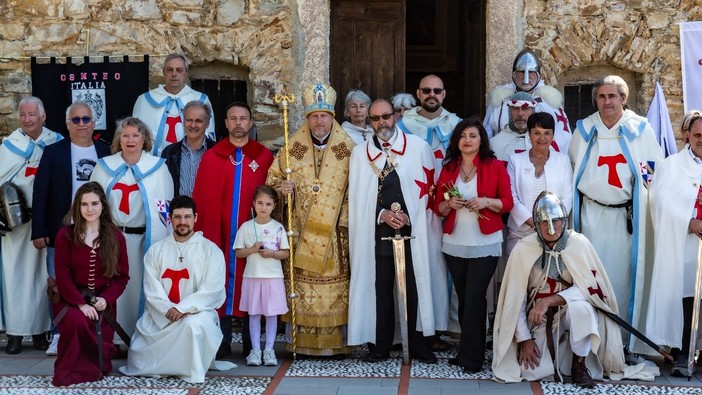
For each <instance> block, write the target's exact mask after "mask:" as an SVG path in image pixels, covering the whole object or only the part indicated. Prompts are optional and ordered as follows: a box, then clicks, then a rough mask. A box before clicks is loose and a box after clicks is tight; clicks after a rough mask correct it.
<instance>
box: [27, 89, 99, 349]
mask: <svg viewBox="0 0 702 395" xmlns="http://www.w3.org/2000/svg"><path fill="white" fill-rule="evenodd" d="M66 126H67V127H68V135H69V138H68V139H63V140H61V141H59V142H58V143H56V144H52V145H50V146H48V147H46V149H45V150H44V155H42V157H41V160H40V161H39V169H38V170H37V174H36V178H35V179H34V192H33V195H32V243H33V244H34V247H35V248H36V249H37V250H42V249H44V248H47V247H48V248H47V250H46V251H47V260H46V265H47V270H48V272H49V275H50V276H51V277H56V273H55V271H54V242H55V240H54V239H55V238H56V234H57V233H58V231H59V229H61V227H62V226H63V217H65V216H66V214H67V213H68V210H69V209H70V208H71V202H72V201H73V196H75V193H76V191H77V190H78V188H79V187H80V186H81V185H83V184H85V183H86V182H88V180H90V175H91V174H92V172H93V168H95V165H96V164H97V160H98V158H102V157H103V156H107V155H109V154H110V147H109V146H108V145H107V144H105V143H102V142H100V141H93V131H94V129H95V118H94V116H93V110H92V108H91V107H90V106H89V105H88V104H87V103H84V102H81V101H76V102H74V103H73V104H71V105H70V106H68V109H66ZM57 344H58V333H54V336H53V339H52V341H51V345H50V346H49V349H47V350H46V354H47V355H56V354H57V348H56V347H57Z"/></svg>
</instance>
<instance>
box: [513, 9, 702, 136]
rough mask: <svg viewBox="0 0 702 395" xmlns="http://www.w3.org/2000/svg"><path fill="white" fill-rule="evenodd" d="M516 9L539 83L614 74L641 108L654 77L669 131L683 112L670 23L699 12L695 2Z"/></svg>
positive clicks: (642, 110) (674, 25) (676, 41)
mask: <svg viewBox="0 0 702 395" xmlns="http://www.w3.org/2000/svg"><path fill="white" fill-rule="evenodd" d="M522 16H523V24H524V31H523V37H524V45H526V46H528V47H531V48H533V49H535V51H536V52H537V53H538V54H539V55H540V57H541V59H542V62H543V68H542V75H543V77H544V79H545V81H546V83H548V84H551V85H556V86H559V87H560V88H561V90H562V88H563V85H564V84H565V83H575V82H578V81H583V82H584V81H587V80H589V81H590V82H592V81H594V80H596V79H597V78H599V77H602V76H603V74H602V73H609V74H617V73H622V74H624V75H628V76H629V79H631V80H633V81H631V82H633V83H634V85H632V84H631V83H630V86H629V88H630V90H632V100H633V102H630V103H629V105H630V106H631V107H632V109H633V110H635V111H637V112H639V114H642V115H645V114H646V111H647V110H648V105H649V103H650V102H651V99H652V98H653V93H654V89H655V84H656V81H660V83H661V85H662V87H663V91H664V94H665V96H666V100H667V103H668V108H669V110H670V117H671V121H672V122H673V128H674V129H676V133H677V130H678V129H679V123H680V119H681V117H682V114H683V97H682V70H681V65H680V30H679V26H678V23H679V22H684V21H694V20H701V19H702V7H701V6H700V3H699V1H697V0H548V1H545V0H524V8H523V10H522ZM595 73H597V74H595ZM506 78H509V77H508V76H506Z"/></svg>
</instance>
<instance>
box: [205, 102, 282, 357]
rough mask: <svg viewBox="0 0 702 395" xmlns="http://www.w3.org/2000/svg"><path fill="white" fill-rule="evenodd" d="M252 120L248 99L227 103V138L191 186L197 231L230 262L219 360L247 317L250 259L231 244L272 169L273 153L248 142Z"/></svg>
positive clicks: (246, 344) (248, 346)
mask: <svg viewBox="0 0 702 395" xmlns="http://www.w3.org/2000/svg"><path fill="white" fill-rule="evenodd" d="M253 123H254V121H253V118H252V117H251V109H250V108H249V106H248V105H247V104H246V103H241V102H234V103H232V104H230V105H229V107H227V118H226V120H225V125H226V127H227V130H228V131H229V138H227V139H224V140H222V141H220V142H218V143H217V144H216V145H215V146H214V147H212V148H210V149H208V150H207V152H205V155H204V156H203V157H202V162H200V168H199V169H198V171H197V176H196V177H195V188H194V190H193V199H195V202H196V204H197V207H198V211H199V213H198V215H199V217H200V220H199V221H198V222H197V224H196V230H201V231H202V232H203V234H204V236H205V237H206V238H208V239H209V240H211V241H212V242H213V243H215V244H217V246H219V248H220V249H221V250H222V252H223V253H224V258H225V261H226V265H227V278H226V282H225V289H226V294H227V299H226V301H225V302H224V305H222V306H221V307H220V308H219V309H218V312H219V316H220V328H221V329H222V334H223V335H224V338H223V339H222V344H221V346H220V348H219V351H218V352H217V357H218V358H221V357H224V356H228V355H231V353H232V351H231V341H232V320H231V318H232V316H236V317H245V316H246V314H245V313H244V312H242V311H241V310H239V300H240V299H241V280H242V278H243V274H244V265H245V264H246V259H237V258H236V256H235V254H234V250H233V249H232V245H233V244H234V239H235V237H236V232H237V230H238V229H239V226H241V224H243V223H244V222H246V221H248V220H249V219H251V217H252V208H253V194H254V191H255V190H256V187H258V186H259V185H262V184H265V183H266V175H267V174H268V168H269V167H270V166H271V163H272V162H273V154H271V152H270V151H269V150H268V148H266V147H265V146H263V145H262V144H261V143H259V142H257V141H254V140H249V129H251V127H252V126H253ZM243 332H244V333H242V337H243V339H244V345H243V353H244V357H246V356H247V355H248V353H249V351H250V350H251V343H250V340H249V339H250V337H249V336H248V333H247V332H248V323H246V322H245V323H244V325H243Z"/></svg>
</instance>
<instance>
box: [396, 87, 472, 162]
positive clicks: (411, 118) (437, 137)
mask: <svg viewBox="0 0 702 395" xmlns="http://www.w3.org/2000/svg"><path fill="white" fill-rule="evenodd" d="M445 98H446V89H444V82H443V81H442V80H441V78H439V77H437V76H435V75H431V74H430V75H427V76H426V77H424V78H422V80H421V81H419V88H418V89H417V99H419V107H415V108H413V109H411V110H408V111H405V112H404V115H403V116H402V119H401V120H400V122H398V123H397V126H399V127H400V129H402V131H403V132H405V133H411V134H414V135H416V136H419V137H420V138H422V139H423V140H424V141H426V142H427V143H429V145H430V146H431V150H432V151H433V152H434V158H435V159H434V160H435V162H436V163H435V164H436V167H437V168H440V167H441V161H442V160H443V159H444V156H445V154H446V147H448V142H449V139H450V138H451V132H453V128H454V127H456V124H458V122H460V121H461V118H459V117H457V116H456V114H454V113H452V112H449V111H448V110H446V109H445V108H444V107H442V106H443V104H444V99H445ZM437 174H438V172H437Z"/></svg>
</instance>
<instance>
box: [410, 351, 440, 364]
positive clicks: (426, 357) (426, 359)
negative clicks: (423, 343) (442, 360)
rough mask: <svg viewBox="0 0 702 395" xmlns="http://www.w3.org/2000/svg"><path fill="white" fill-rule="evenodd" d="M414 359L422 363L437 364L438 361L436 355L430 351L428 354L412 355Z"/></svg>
mask: <svg viewBox="0 0 702 395" xmlns="http://www.w3.org/2000/svg"><path fill="white" fill-rule="evenodd" d="M412 359H414V360H415V361H417V362H421V363H426V364H435V363H436V355H434V353H433V352H428V353H426V354H423V355H422V354H420V355H416V356H414V355H413V356H412Z"/></svg>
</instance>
